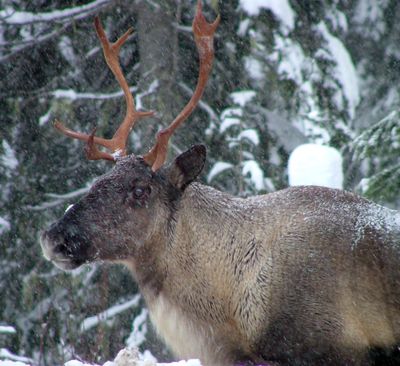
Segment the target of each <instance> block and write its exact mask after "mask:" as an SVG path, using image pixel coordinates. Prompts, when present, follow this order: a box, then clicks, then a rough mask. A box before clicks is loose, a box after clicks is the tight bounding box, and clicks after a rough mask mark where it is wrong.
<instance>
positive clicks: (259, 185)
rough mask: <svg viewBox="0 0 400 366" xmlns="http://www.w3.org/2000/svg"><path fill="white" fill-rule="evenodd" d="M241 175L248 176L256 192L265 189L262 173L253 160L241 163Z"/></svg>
mask: <svg viewBox="0 0 400 366" xmlns="http://www.w3.org/2000/svg"><path fill="white" fill-rule="evenodd" d="M242 174H243V175H244V176H246V175H248V174H249V175H250V180H251V182H252V183H253V184H254V187H255V188H256V189H257V190H258V191H260V190H262V189H265V184H264V173H263V171H262V169H261V168H260V166H259V165H258V163H257V162H256V161H255V160H248V161H245V162H244V163H243V168H242Z"/></svg>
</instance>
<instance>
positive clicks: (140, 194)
mask: <svg viewBox="0 0 400 366" xmlns="http://www.w3.org/2000/svg"><path fill="white" fill-rule="evenodd" d="M145 192H146V190H145V189H144V188H141V187H136V188H134V189H133V196H134V197H135V198H142V197H143V195H144V194H145Z"/></svg>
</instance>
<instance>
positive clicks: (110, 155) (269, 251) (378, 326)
mask: <svg viewBox="0 0 400 366" xmlns="http://www.w3.org/2000/svg"><path fill="white" fill-rule="evenodd" d="M218 23H219V17H218V18H217V19H216V20H215V21H214V22H213V23H209V22H207V21H206V19H205V17H204V15H203V13H202V9H201V2H200V1H199V2H198V5H197V13H196V16H195V18H194V21H193V32H194V38H195V42H196V45H197V48H198V52H199V62H200V66H199V77H198V84H197V86H196V89H195V91H194V93H193V96H192V98H191V99H190V101H189V102H188V104H187V105H186V106H185V107H184V109H183V110H182V112H181V113H180V114H179V115H178V116H177V117H176V118H175V120H174V121H173V122H172V123H171V124H170V125H169V126H168V127H167V128H165V129H163V130H161V131H160V132H159V133H158V134H157V136H156V142H155V144H154V146H153V147H152V148H151V149H150V151H149V152H148V153H146V154H144V155H143V156H140V155H134V154H128V153H127V147H126V145H127V141H128V136H129V133H130V131H131V130H132V127H133V126H134V125H135V123H136V122H137V121H138V120H139V119H140V118H143V117H147V116H150V115H152V112H143V111H137V110H136V108H135V104H134V98H133V96H132V94H131V92H130V89H129V87H128V83H127V81H126V79H125V77H124V75H123V73H122V71H121V67H120V65H119V51H120V48H121V46H122V45H123V44H124V43H125V42H126V40H127V39H128V37H129V35H130V33H131V30H128V31H127V32H126V33H125V34H124V35H123V36H122V37H120V38H119V39H118V40H117V41H116V42H114V43H111V42H109V40H108V39H107V36H106V34H105V31H104V29H103V27H102V25H101V23H100V20H99V18H96V19H95V28H96V31H97V35H98V37H99V39H100V42H101V44H102V48H103V51H104V57H105V60H106V61H107V64H108V66H109V68H110V69H111V71H112V72H113V74H114V75H115V78H116V79H117V81H118V83H119V85H120V86H121V88H122V90H123V92H124V96H125V101H126V115H125V118H124V120H123V121H122V123H121V125H120V127H119V128H118V129H117V131H116V132H115V134H114V136H113V137H112V138H111V139H104V138H101V137H97V136H95V131H93V132H92V133H91V134H85V133H81V132H75V131H72V130H70V129H68V128H67V127H65V126H64V124H62V123H61V122H56V123H55V127H56V128H57V129H58V130H60V131H61V132H62V133H64V134H65V135H67V136H69V137H71V138H76V139H80V140H83V141H84V142H86V154H87V157H88V159H91V160H98V159H105V160H108V161H112V162H114V163H115V165H114V167H113V169H112V170H111V171H110V172H109V173H108V174H106V175H104V176H101V177H100V178H98V180H97V181H96V182H95V183H94V184H93V186H92V187H91V189H90V191H89V192H88V193H87V194H86V195H85V196H84V197H82V198H81V199H80V200H79V201H78V202H77V203H75V205H73V206H72V207H71V208H70V209H69V210H68V211H67V212H66V213H65V214H64V216H63V217H62V218H61V219H60V220H59V221H57V222H55V223H54V224H52V225H51V226H50V227H49V228H48V229H47V230H45V231H44V232H43V233H42V236H41V246H42V249H43V253H44V256H45V257H46V258H47V259H48V260H50V261H52V262H53V263H54V264H55V265H56V266H58V267H59V268H61V269H63V270H71V269H74V268H77V267H79V266H81V265H83V264H85V263H91V262H95V261H110V262H114V263H122V264H124V265H126V266H127V267H128V268H129V269H130V271H131V272H132V274H133V277H134V279H135V280H136V281H137V283H138V285H139V288H140V291H141V293H142V295H143V297H144V299H145V301H146V304H147V307H148V309H149V313H150V317H151V320H152V322H153V324H154V325H155V328H156V329H157V331H158V333H159V334H160V336H161V337H162V338H163V339H164V340H165V343H166V344H167V345H168V346H169V347H170V348H171V350H172V351H173V352H174V354H175V355H176V356H177V357H181V358H199V359H200V360H201V362H202V364H203V365H208V366H217V365H218V366H228V365H238V364H246V365H255V364H263V365H267V364H278V365H370V364H372V360H371V358H370V356H369V355H370V352H369V351H370V350H372V349H375V348H379V349H383V350H390V349H392V348H393V347H395V346H396V345H397V344H399V342H400V213H399V212H398V211H394V210H390V209H387V208H384V207H381V206H379V205H377V204H375V203H373V202H370V201H368V200H366V199H364V198H362V197H360V196H357V195H355V194H353V193H350V192H345V191H342V190H337V189H329V188H323V187H317V186H307V187H306V186H303V187H292V188H287V189H284V190H281V191H277V192H274V193H269V194H265V195H259V196H254V197H248V198H239V197H235V196H232V195H230V194H228V193H224V192H220V191H218V190H216V189H214V188H212V187H210V186H207V185H203V184H200V183H198V182H196V178H197V177H198V176H199V174H200V173H201V171H202V169H203V166H204V163H205V159H206V148H205V146H204V145H201V144H200V145H195V146H193V147H191V148H189V149H188V150H187V151H185V152H183V153H182V154H180V155H179V156H177V157H176V158H175V159H174V160H173V161H172V162H170V163H166V155H167V149H168V140H169V138H170V137H171V135H172V134H173V133H174V131H175V130H176V129H177V128H178V127H179V126H180V125H181V124H182V123H183V121H185V120H186V119H187V117H188V116H189V115H190V114H191V112H192V111H193V110H194V108H195V107H196V104H198V102H199V100H200V98H201V96H202V93H203V91H204V88H205V85H206V83H207V79H208V77H209V74H210V71H211V68H212V63H213V56H214V51H213V37H214V33H215V31H216V28H217V25H218ZM98 146H101V147H103V149H99V147H98ZM104 148H105V149H106V150H104Z"/></svg>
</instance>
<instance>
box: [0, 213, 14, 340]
mask: <svg viewBox="0 0 400 366" xmlns="http://www.w3.org/2000/svg"><path fill="white" fill-rule="evenodd" d="M10 229H11V224H10V223H9V222H8V221H7V220H6V219H4V218H3V217H1V216H0V235H1V234H4V233H5V232H7V231H9V230H10ZM2 328H5V327H0V333H3V332H2Z"/></svg>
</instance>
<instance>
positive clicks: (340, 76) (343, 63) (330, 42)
mask: <svg viewBox="0 0 400 366" xmlns="http://www.w3.org/2000/svg"><path fill="white" fill-rule="evenodd" d="M317 29H318V31H319V32H320V33H321V34H322V36H323V37H324V38H325V40H326V41H327V47H328V50H329V54H330V55H331V57H332V58H333V59H334V60H335V61H336V66H335V72H334V75H335V77H336V78H337V80H338V81H339V83H340V85H341V86H342V89H343V94H344V96H345V97H346V99H347V102H348V105H349V114H350V117H351V118H353V117H354V116H355V109H356V107H357V105H358V103H359V102H360V90H359V87H358V85H359V83H358V77H357V72H356V68H355V66H354V64H353V61H352V59H351V57H350V54H349V53H348V51H347V49H346V47H345V46H344V45H343V43H342V42H341V41H340V40H339V39H338V38H336V37H334V36H333V35H332V34H331V33H330V32H329V30H328V28H327V26H326V24H325V23H324V22H320V23H319V24H318V26H317ZM339 106H340V104H339Z"/></svg>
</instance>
